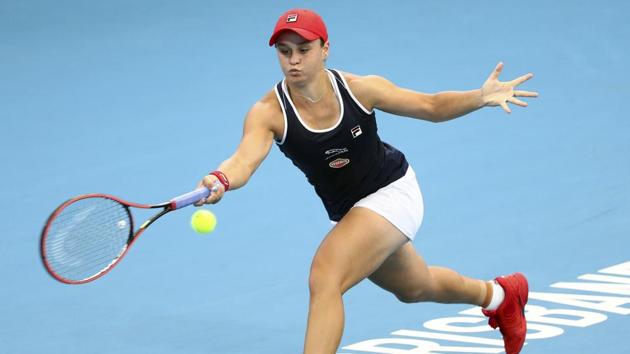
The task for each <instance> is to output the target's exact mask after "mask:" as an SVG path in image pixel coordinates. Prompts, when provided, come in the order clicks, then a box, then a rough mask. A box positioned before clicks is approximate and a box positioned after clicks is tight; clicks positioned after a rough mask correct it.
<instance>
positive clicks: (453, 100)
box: [348, 63, 538, 122]
mask: <svg viewBox="0 0 630 354" xmlns="http://www.w3.org/2000/svg"><path fill="white" fill-rule="evenodd" d="M502 70H503V63H499V64H498V65H497V66H496V68H495V69H494V71H493V72H492V73H491V74H490V76H489V77H488V79H487V80H486V81H485V82H484V84H483V86H482V87H481V88H480V89H477V90H471V91H445V92H439V93H436V94H426V93H422V92H417V91H413V90H408V89H404V88H401V87H398V86H396V85H394V84H393V83H391V82H390V81H388V80H387V79H384V78H382V77H379V76H372V75H371V76H364V77H358V76H353V75H349V76H350V78H349V80H348V81H349V85H350V86H351V88H352V90H353V92H354V94H355V96H356V97H357V99H359V101H361V104H363V105H364V106H365V107H366V108H367V109H372V108H376V109H380V110H382V111H385V112H388V113H392V114H395V115H400V116H406V117H411V118H417V119H423V120H427V121H431V122H444V121H447V120H451V119H454V118H457V117H460V116H463V115H465V114H468V113H470V112H473V111H475V110H477V109H479V108H482V107H485V106H490V107H492V106H501V107H502V108H503V110H504V111H505V112H507V113H511V110H510V107H509V106H508V102H510V103H513V104H515V105H518V106H521V107H526V106H527V103H526V102H523V101H521V100H519V99H518V98H516V97H537V96H538V93H537V92H530V91H520V90H516V87H517V86H518V85H520V84H522V83H523V82H525V81H527V80H529V79H531V78H532V77H533V76H534V75H533V74H531V73H530V74H526V75H523V76H521V77H519V78H517V79H514V80H512V81H507V82H501V81H499V75H500V74H501V71H502Z"/></svg>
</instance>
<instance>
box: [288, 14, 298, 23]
mask: <svg viewBox="0 0 630 354" xmlns="http://www.w3.org/2000/svg"><path fill="white" fill-rule="evenodd" d="M297 17H298V15H297V14H289V15H288V16H287V23H291V22H297Z"/></svg>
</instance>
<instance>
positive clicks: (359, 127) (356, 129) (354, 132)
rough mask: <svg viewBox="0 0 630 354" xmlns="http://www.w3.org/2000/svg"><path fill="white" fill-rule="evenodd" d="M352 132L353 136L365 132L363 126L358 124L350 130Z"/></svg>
mask: <svg viewBox="0 0 630 354" xmlns="http://www.w3.org/2000/svg"><path fill="white" fill-rule="evenodd" d="M350 132H351V133H352V138H353V139H354V138H356V137H357V136H359V135H361V134H363V132H362V131H361V126H360V125H357V126H356V127H354V128H352V129H351V130H350Z"/></svg>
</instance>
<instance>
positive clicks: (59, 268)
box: [40, 188, 214, 284]
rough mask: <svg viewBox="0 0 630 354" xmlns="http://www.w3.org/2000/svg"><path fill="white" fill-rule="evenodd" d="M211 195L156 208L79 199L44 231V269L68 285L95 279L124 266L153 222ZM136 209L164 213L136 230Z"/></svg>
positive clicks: (198, 193) (99, 197)
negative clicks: (138, 240)
mask: <svg viewBox="0 0 630 354" xmlns="http://www.w3.org/2000/svg"><path fill="white" fill-rule="evenodd" d="M213 190H214V188H213ZM210 193H211V191H210V190H209V189H207V188H199V189H196V190H194V191H192V192H189V193H186V194H183V195H180V196H178V197H175V198H173V199H171V200H170V201H168V202H165V203H161V204H155V205H145V204H137V203H131V202H127V201H124V200H122V199H120V198H117V197H114V196H111V195H107V194H84V195H80V196H77V197H74V198H72V199H70V200H68V201H66V202H65V203H63V204H61V205H60V206H59V207H57V209H55V211H54V212H53V213H52V214H51V215H50V217H49V218H48V221H47V222H46V225H45V226H44V230H43V231H42V235H41V240H40V243H41V257H42V261H43V263H44V267H45V268H46V270H47V271H48V273H50V275H52V276H53V278H55V279H57V280H59V281H60V282H63V283H66V284H83V283H87V282H90V281H92V280H96V279H98V278H100V277H102V276H103V275H105V274H106V273H107V272H109V271H110V270H112V268H114V266H116V264H118V262H120V260H121V259H122V258H123V257H124V256H125V254H126V253H127V251H129V247H131V245H132V244H133V243H134V242H135V240H137V239H138V236H140V234H142V233H143V232H144V230H146V229H147V227H149V225H151V224H152V223H153V222H154V221H156V220H157V219H159V218H160V217H162V216H164V215H165V214H167V213H169V212H171V211H173V210H177V209H180V208H183V207H186V206H188V205H191V204H193V203H195V202H197V201H199V200H201V199H203V198H205V197H207V196H208V195H210ZM132 207H133V208H141V209H162V210H161V211H160V212H158V213H157V214H155V215H153V216H152V217H151V218H149V219H148V220H147V221H145V222H144V223H143V224H142V225H140V227H139V228H138V229H137V230H135V231H134V224H133V217H132V215H131V208H132Z"/></svg>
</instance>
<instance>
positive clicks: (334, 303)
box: [197, 9, 537, 354]
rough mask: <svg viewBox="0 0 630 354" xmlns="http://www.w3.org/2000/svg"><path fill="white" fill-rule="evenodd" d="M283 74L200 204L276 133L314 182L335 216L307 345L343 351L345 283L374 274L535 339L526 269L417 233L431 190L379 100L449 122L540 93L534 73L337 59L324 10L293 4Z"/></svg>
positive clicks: (253, 161)
mask: <svg viewBox="0 0 630 354" xmlns="http://www.w3.org/2000/svg"><path fill="white" fill-rule="evenodd" d="M269 45H270V46H275V49H276V52H277V55H278V60H279V62H280V67H281V69H282V72H283V73H284V80H282V81H281V82H280V83H278V84H277V85H276V86H275V87H274V89H273V90H271V91H270V92H268V93H267V94H266V95H265V96H264V97H263V98H262V99H261V100H260V101H258V102H256V103H255V104H254V105H253V107H252V108H251V110H250V111H249V113H248V114H247V117H246V120H245V123H244V129H243V136H242V140H241V142H240V145H239V146H238V148H237V150H236V152H235V153H234V154H233V155H232V156H231V157H230V158H228V159H227V160H225V161H224V162H223V163H221V164H220V166H219V167H218V169H217V170H216V171H214V172H212V173H211V174H209V175H208V176H205V177H203V179H202V181H201V182H200V183H199V186H202V185H203V186H206V187H208V188H211V187H212V186H213V185H215V184H220V185H221V187H220V188H219V190H218V192H217V193H215V194H213V195H211V196H210V197H208V198H207V199H205V200H202V201H200V202H199V203H197V205H202V204H204V203H216V202H218V201H219V200H220V199H221V198H222V197H223V196H224V193H225V192H226V191H228V190H234V189H237V188H240V187H242V186H244V185H245V184H246V183H247V181H248V180H249V179H250V177H251V176H252V174H253V173H254V171H256V169H257V168H258V166H259V165H260V163H261V162H262V161H263V160H264V159H265V157H266V156H267V154H268V153H269V150H270V148H271V146H272V143H273V142H274V141H275V143H276V145H278V147H279V148H280V150H281V151H282V152H283V153H284V154H285V155H286V156H287V157H288V158H289V159H290V160H291V161H292V162H293V164H295V165H296V166H297V167H298V168H299V169H300V170H302V172H304V174H305V175H306V178H307V179H308V182H309V183H310V184H312V185H313V186H314V188H315V192H316V193H317V194H318V196H319V197H320V198H321V200H322V202H323V204H324V207H325V208H326V211H327V212H328V216H329V217H330V220H331V221H332V222H333V224H334V227H332V229H331V230H330V232H329V233H328V234H327V235H326V237H325V238H324V240H323V241H322V243H321V245H320V247H319V249H318V250H317V252H316V254H315V256H314V259H313V262H312V265H311V269H310V277H309V288H310V305H309V313H308V323H307V330H306V339H305V344H304V353H305V354H334V353H336V349H337V347H338V346H339V343H340V341H341V337H342V333H343V326H344V308H343V300H342V297H343V294H344V293H345V292H346V291H347V290H348V289H350V288H351V287H352V286H354V285H355V284H357V283H358V282H360V281H362V280H363V279H365V278H368V279H369V280H371V281H372V282H373V283H375V284H376V285H378V286H380V287H381V288H383V289H385V290H387V291H389V292H391V293H393V294H394V295H395V296H396V297H397V298H398V299H399V300H400V301H403V302H406V303H414V302H420V301H432V302H439V303H465V304H474V305H478V306H482V307H483V312H484V314H485V315H486V316H488V317H489V324H490V325H491V326H492V327H494V328H497V327H498V328H499V329H500V331H501V333H502V334H503V338H504V342H505V349H506V352H507V353H508V354H516V353H519V352H520V350H521V347H522V346H523V343H524V341H525V333H526V322H525V316H524V307H525V304H526V302H527V295H528V284H527V280H526V278H525V277H524V276H523V275H522V274H520V273H515V274H512V275H508V276H504V277H498V278H496V279H495V280H494V281H483V280H477V279H472V278H468V277H465V276H463V275H460V274H458V273H456V272H455V271H453V270H450V269H446V268H441V267H429V266H427V265H426V264H425V262H424V260H423V258H422V257H421V256H420V254H419V253H418V252H417V251H416V250H415V249H414V246H413V245H412V242H411V241H412V240H413V238H414V236H415V234H416V232H417V231H418V228H419V227H420V224H421V222H422V218H423V200H422V194H421V192H420V189H419V187H418V183H417V182H416V177H415V174H414V171H413V169H412V168H411V166H409V164H408V162H407V160H406V159H405V156H404V155H403V154H402V153H401V152H400V151H398V150H397V149H396V148H394V147H393V146H391V145H389V144H387V143H385V142H383V141H381V140H380V138H379V136H378V135H377V132H376V120H375V110H377V109H378V110H381V111H385V112H389V113H392V114H396V115H400V116H406V117H411V118H417V119H423V120H428V121H431V122H443V121H447V120H450V119H453V118H457V117H460V116H463V115H465V114H467V113H470V112H472V111H475V110H477V109H479V108H482V107H486V106H501V107H502V108H503V110H505V111H506V112H507V113H510V107H509V106H508V103H512V104H515V105H517V106H522V107H525V106H527V104H526V103H525V102H523V101H521V100H519V99H518V98H516V97H519V96H522V97H536V96H537V93H535V92H528V91H519V90H516V87H517V86H518V85H519V84H521V83H523V82H525V81H527V80H528V79H530V78H531V77H532V74H527V75H524V76H521V77H519V78H517V79H515V80H513V81H509V82H501V81H499V80H498V78H499V74H500V73H501V70H502V68H503V65H502V64H501V63H499V64H498V65H497V66H496V68H495V69H494V71H493V72H492V73H491V74H490V76H489V77H488V79H487V80H486V81H485V82H484V83H483V85H482V87H481V88H480V89H478V90H472V91H465V92H440V93H437V94H425V93H420V92H415V91H412V90H408V89H403V88H400V87H397V86H396V85H394V84H393V83H391V82H390V81H388V80H386V79H385V78H382V77H379V76H358V75H354V74H350V73H347V72H341V71H337V70H330V69H327V68H326V66H325V62H326V58H327V57H328V54H329V49H330V44H329V42H328V34H327V30H326V26H325V24H324V22H323V20H322V19H321V17H320V16H319V15H317V14H316V13H314V12H312V11H310V10H304V9H293V10H289V11H287V12H286V13H284V14H283V15H282V16H280V18H279V19H278V22H277V23H276V26H275V29H274V30H273V33H272V35H271V38H270V40H269Z"/></svg>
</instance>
